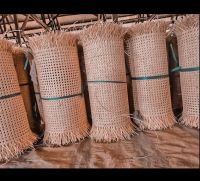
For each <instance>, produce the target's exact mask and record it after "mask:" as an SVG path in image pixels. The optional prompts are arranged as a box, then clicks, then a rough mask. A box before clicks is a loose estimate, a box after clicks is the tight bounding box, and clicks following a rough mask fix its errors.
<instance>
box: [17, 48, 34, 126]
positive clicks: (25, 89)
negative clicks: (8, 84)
mask: <svg viewBox="0 0 200 181" xmlns="http://www.w3.org/2000/svg"><path fill="white" fill-rule="evenodd" d="M13 59H14V65H15V69H16V72H17V77H18V82H19V86H20V90H21V94H22V98H23V101H24V105H25V108H26V112H27V116H28V120H29V125H30V127H31V129H32V130H33V129H34V121H33V114H32V103H31V92H30V84H29V77H28V71H27V70H25V69H24V66H25V61H26V57H25V51H24V50H23V49H22V48H19V47H14V48H13Z"/></svg>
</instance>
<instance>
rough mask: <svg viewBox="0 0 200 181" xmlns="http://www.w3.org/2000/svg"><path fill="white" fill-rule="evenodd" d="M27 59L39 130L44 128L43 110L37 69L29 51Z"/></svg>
mask: <svg viewBox="0 0 200 181" xmlns="http://www.w3.org/2000/svg"><path fill="white" fill-rule="evenodd" d="M28 57H29V61H30V66H31V69H30V76H31V80H32V83H33V89H34V94H35V99H36V104H37V105H34V106H35V107H34V108H35V109H36V107H37V108H38V109H36V110H35V111H36V112H37V113H38V112H39V118H40V130H41V131H43V130H44V112H43V106H42V100H41V95H40V88H39V83H38V76H37V71H36V67H35V62H34V59H33V56H32V53H31V52H30V51H29V53H28Z"/></svg>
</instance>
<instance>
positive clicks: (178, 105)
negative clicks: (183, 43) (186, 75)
mask: <svg viewBox="0 0 200 181" xmlns="http://www.w3.org/2000/svg"><path fill="white" fill-rule="evenodd" d="M167 49H168V55H169V56H168V63H169V70H170V86H171V97H172V98H171V99H172V108H173V110H174V112H175V113H176V114H180V110H182V107H183V104H182V96H181V82H180V73H179V72H172V71H173V69H174V68H176V67H177V66H178V46H177V39H176V37H175V36H169V37H168V38H167Z"/></svg>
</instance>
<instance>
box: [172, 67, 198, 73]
mask: <svg viewBox="0 0 200 181" xmlns="http://www.w3.org/2000/svg"><path fill="white" fill-rule="evenodd" d="M199 68H200V67H189V68H182V67H180V66H178V67H175V68H174V69H172V70H171V72H194V71H199Z"/></svg>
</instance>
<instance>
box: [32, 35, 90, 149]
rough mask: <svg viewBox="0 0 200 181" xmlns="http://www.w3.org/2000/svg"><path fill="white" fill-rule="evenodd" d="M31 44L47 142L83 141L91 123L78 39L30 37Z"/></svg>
mask: <svg viewBox="0 0 200 181" xmlns="http://www.w3.org/2000/svg"><path fill="white" fill-rule="evenodd" d="M29 43H30V47H31V49H32V51H33V56H34V61H35V65H36V70H37V74H38V81H39V86H40V87H39V89H40V94H41V99H42V105H43V111H44V122H45V132H44V143H45V144H47V145H57V146H61V145H65V144H69V143H73V142H76V141H79V140H81V139H83V138H84V137H86V136H87V135H88V129H89V124H88V122H87V115H86V109H85V100H84V96H83V94H82V89H81V75H80V67H79V59H78V53H77V44H76V43H77V39H76V36H74V35H72V34H71V33H65V32H56V33H53V32H50V33H46V34H43V35H41V36H35V37H32V38H30V40H29Z"/></svg>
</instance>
